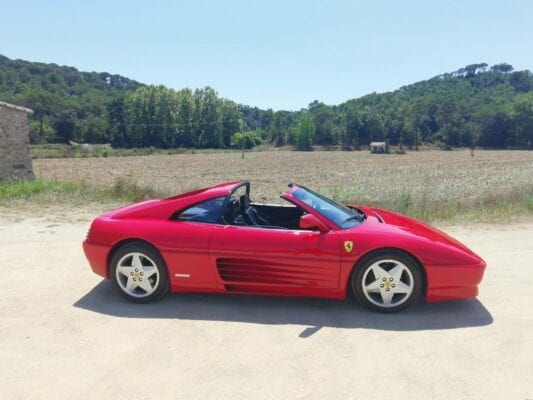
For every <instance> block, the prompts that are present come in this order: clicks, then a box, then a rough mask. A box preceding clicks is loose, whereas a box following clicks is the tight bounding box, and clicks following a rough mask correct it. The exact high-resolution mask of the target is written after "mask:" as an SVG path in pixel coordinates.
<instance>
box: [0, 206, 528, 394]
mask: <svg viewBox="0 0 533 400" xmlns="http://www.w3.org/2000/svg"><path fill="white" fill-rule="evenodd" d="M81 219H82V222H79V221H78V222H69V223H61V222H57V221H60V218H58V216H56V218H46V219H36V218H26V217H24V218H21V217H20V216H16V215H9V213H6V212H5V211H4V212H2V213H0V259H1V267H0V271H1V274H2V279H0V293H1V294H2V295H1V296H0V399H36V398H42V399H230V398H231V399H236V398H237V399H238V398H247V399H300V398H301V399H304V398H305V399H368V398H374V399H385V398H396V399H414V398H434V399H449V398H457V399H502V398H508V399H523V400H525V399H531V398H533V380H532V379H531V377H532V376H533V272H532V271H531V268H532V267H533V221H524V222H521V223H517V224H512V225H506V226H490V225H473V226H469V227H453V226H452V227H446V228H445V229H446V230H447V231H448V232H449V233H451V234H453V235H454V236H456V237H457V238H458V239H460V240H462V241H463V242H465V243H466V244H467V245H469V246H471V247H472V248H473V249H474V250H475V251H476V252H478V253H479V254H480V255H482V256H483V257H484V258H485V260H486V261H487V262H488V265H489V267H488V270H487V273H486V276H485V280H484V282H483V283H482V286H481V294H480V296H479V299H477V300H471V301H463V302H454V303H441V304H425V303H420V304H418V305H416V306H414V307H412V308H410V309H408V310H406V311H404V312H402V313H400V314H395V315H381V314H375V313H371V312H368V311H366V310H365V309H363V308H362V307H360V306H358V305H357V304H353V303H352V302H351V301H346V302H338V301H330V300H320V299H291V298H265V297H252V296H214V295H202V294H196V295H192V294H178V295H170V296H167V297H166V298H165V299H164V300H163V301H161V302H159V303H156V304H150V305H143V306H141V305H134V304H129V303H127V302H125V301H124V300H122V299H121V298H120V297H119V296H118V295H116V294H115V293H113V292H112V289H111V286H110V284H109V283H108V282H105V281H102V280H101V279H100V278H99V277H98V276H96V275H94V274H93V273H92V272H91V271H90V269H89V267H88V265H87V262H86V261H85V259H84V256H83V253H82V251H81V247H80V243H81V241H82V240H83V238H84V237H85V233H86V230H87V227H88V221H87V220H86V219H84V218H81Z"/></svg>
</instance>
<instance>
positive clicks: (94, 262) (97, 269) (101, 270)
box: [83, 241, 111, 278]
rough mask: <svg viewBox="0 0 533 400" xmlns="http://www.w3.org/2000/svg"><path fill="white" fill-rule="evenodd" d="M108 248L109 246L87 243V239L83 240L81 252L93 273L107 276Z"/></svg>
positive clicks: (109, 248)
mask: <svg viewBox="0 0 533 400" xmlns="http://www.w3.org/2000/svg"><path fill="white" fill-rule="evenodd" d="M110 250H111V247H110V246H105V245H102V244H96V243H89V242H87V241H84V242H83V252H84V253H85V257H87V260H88V261H89V264H90V266H91V269H92V270H93V272H94V273H95V274H98V275H100V276H103V277H104V278H109V269H108V268H107V258H108V255H109V251H110Z"/></svg>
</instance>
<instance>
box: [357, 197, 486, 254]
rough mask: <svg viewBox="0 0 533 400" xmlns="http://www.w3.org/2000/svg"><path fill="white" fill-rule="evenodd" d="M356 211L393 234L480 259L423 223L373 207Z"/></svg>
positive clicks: (454, 240)
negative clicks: (426, 241)
mask: <svg viewBox="0 0 533 400" xmlns="http://www.w3.org/2000/svg"><path fill="white" fill-rule="evenodd" d="M357 209H359V210H361V211H363V212H364V213H365V214H366V216H367V219H369V222H370V223H372V222H373V223H377V224H382V226H383V228H385V230H389V231H394V232H395V234H405V235H406V236H410V237H417V238H421V239H426V240H428V241H430V242H432V243H435V244H440V245H443V246H445V247H448V248H450V247H451V248H455V249H456V250H459V251H462V252H464V253H467V254H469V255H471V256H473V257H474V258H476V259H481V258H480V257H479V256H478V255H477V254H475V253H474V252H473V251H472V250H470V249H469V248H468V247H466V246H465V245H464V244H463V243H461V242H460V241H458V240H457V239H455V238H453V237H451V236H450V235H448V234H446V233H444V232H442V231H440V230H439V229H437V228H434V227H432V226H430V225H428V224H425V223H424V222H421V221H418V220H416V219H413V218H409V217H406V216H405V215H402V214H398V213H395V212H392V211H388V210H383V209H380V208H375V207H360V206H358V207H357Z"/></svg>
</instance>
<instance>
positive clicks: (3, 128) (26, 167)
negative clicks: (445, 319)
mask: <svg viewBox="0 0 533 400" xmlns="http://www.w3.org/2000/svg"><path fill="white" fill-rule="evenodd" d="M31 113H33V111H32V110H30V109H28V108H24V107H19V106H15V105H13V104H8V103H4V102H2V101H0V181H6V180H14V179H34V178H35V176H34V174H33V166H32V162H31V153H30V138H29V127H28V114H31Z"/></svg>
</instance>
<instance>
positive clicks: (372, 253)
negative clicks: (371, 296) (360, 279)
mask: <svg viewBox="0 0 533 400" xmlns="http://www.w3.org/2000/svg"><path fill="white" fill-rule="evenodd" d="M390 251H392V252H398V253H402V254H403V255H406V256H408V257H410V258H411V259H413V261H414V262H415V264H416V265H417V267H418V269H419V270H420V274H421V275H422V295H423V296H426V294H427V284H428V279H427V273H426V268H425V267H424V264H423V263H422V261H420V259H419V258H418V257H417V256H415V255H414V254H413V253H410V252H408V251H406V250H404V249H400V248H398V247H380V248H378V249H373V250H370V251H368V252H367V253H365V254H363V255H362V256H361V257H359V259H358V260H357V262H356V263H355V264H354V265H353V266H352V270H351V271H350V275H349V276H348V281H347V283H346V294H347V295H349V294H350V293H352V277H353V275H354V274H355V272H356V270H357V267H358V266H361V265H362V264H363V263H364V262H365V261H366V260H367V259H368V258H370V257H373V256H375V255H376V254H379V253H381V252H383V253H385V252H390Z"/></svg>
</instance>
